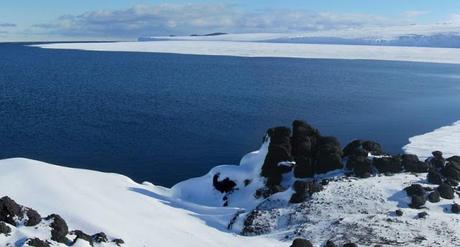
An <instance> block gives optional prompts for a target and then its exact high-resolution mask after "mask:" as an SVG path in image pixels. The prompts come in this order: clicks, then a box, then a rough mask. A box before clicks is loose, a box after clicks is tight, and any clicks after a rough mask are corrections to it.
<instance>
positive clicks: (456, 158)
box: [447, 156, 460, 163]
mask: <svg viewBox="0 0 460 247" xmlns="http://www.w3.org/2000/svg"><path fill="white" fill-rule="evenodd" d="M447 161H449V162H455V163H460V156H452V157H450V158H447Z"/></svg>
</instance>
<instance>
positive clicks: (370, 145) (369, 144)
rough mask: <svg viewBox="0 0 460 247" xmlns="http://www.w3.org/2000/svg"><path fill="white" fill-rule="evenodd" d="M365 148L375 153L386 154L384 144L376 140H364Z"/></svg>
mask: <svg viewBox="0 0 460 247" xmlns="http://www.w3.org/2000/svg"><path fill="white" fill-rule="evenodd" d="M362 146H363V149H364V150H367V151H369V153H371V154H373V155H383V154H385V153H384V152H383V150H382V146H380V144H378V143H377V142H374V141H364V142H363V144H362Z"/></svg>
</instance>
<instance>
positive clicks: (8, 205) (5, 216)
mask: <svg viewBox="0 0 460 247" xmlns="http://www.w3.org/2000/svg"><path fill="white" fill-rule="evenodd" d="M23 217H24V212H23V211H22V207H21V206H20V205H19V204H17V203H16V202H15V201H14V200H12V199H11V198H9V197H7V196H5V197H2V198H0V221H4V222H6V223H8V224H11V225H13V226H17V222H16V221H17V220H20V219H22V218H23Z"/></svg>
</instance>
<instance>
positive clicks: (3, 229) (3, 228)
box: [0, 222, 11, 235]
mask: <svg viewBox="0 0 460 247" xmlns="http://www.w3.org/2000/svg"><path fill="white" fill-rule="evenodd" d="M10 233H11V228H10V227H9V226H7V225H6V224H5V222H0V234H5V235H7V234H10Z"/></svg>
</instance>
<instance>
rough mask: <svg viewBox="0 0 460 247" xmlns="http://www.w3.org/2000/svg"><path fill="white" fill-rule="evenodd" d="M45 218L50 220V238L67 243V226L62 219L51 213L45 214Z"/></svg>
mask: <svg viewBox="0 0 460 247" xmlns="http://www.w3.org/2000/svg"><path fill="white" fill-rule="evenodd" d="M45 220H47V221H51V224H50V227H51V240H54V241H56V242H59V243H63V244H67V243H68V242H69V240H68V239H67V237H66V236H67V234H68V233H69V227H68V226H67V223H66V222H65V221H64V219H63V218H62V217H61V216H59V215H57V214H52V215H49V216H47V217H46V218H45Z"/></svg>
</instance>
